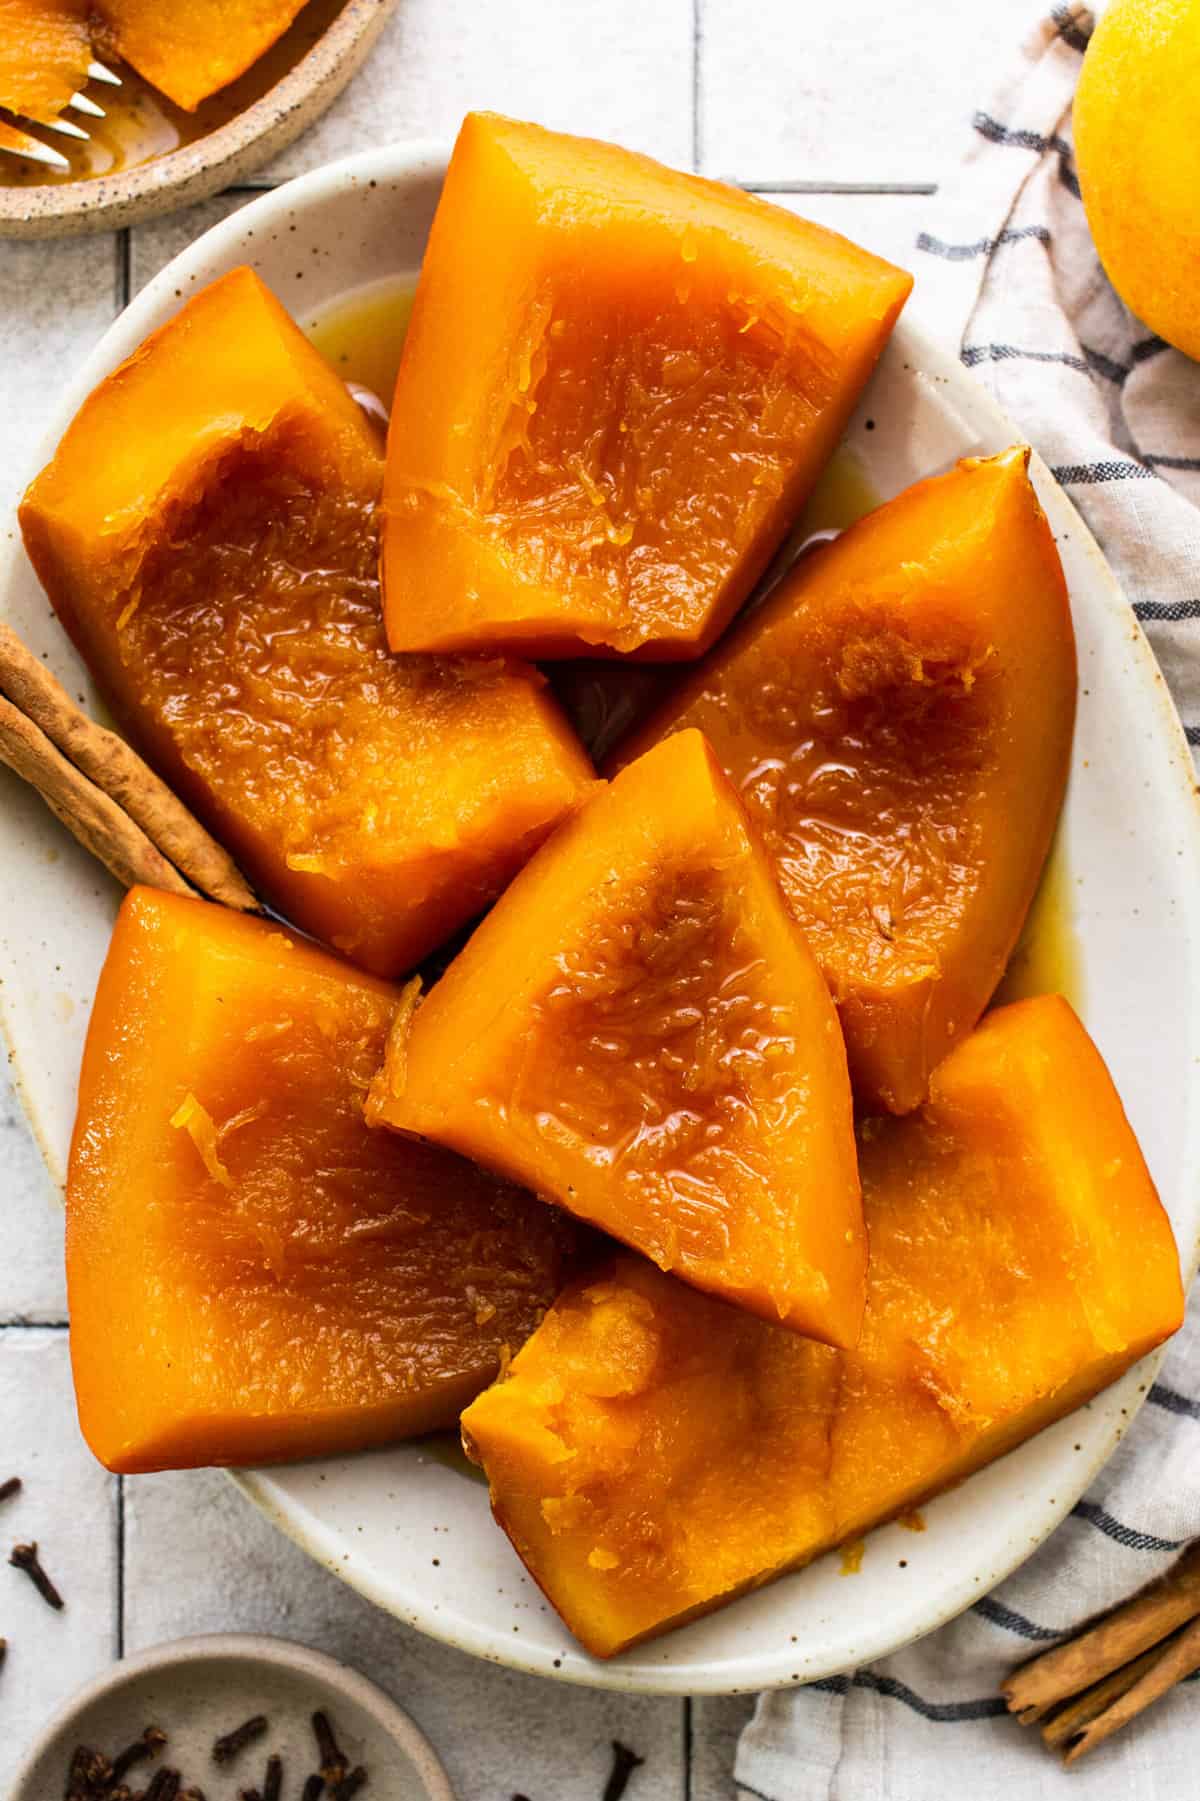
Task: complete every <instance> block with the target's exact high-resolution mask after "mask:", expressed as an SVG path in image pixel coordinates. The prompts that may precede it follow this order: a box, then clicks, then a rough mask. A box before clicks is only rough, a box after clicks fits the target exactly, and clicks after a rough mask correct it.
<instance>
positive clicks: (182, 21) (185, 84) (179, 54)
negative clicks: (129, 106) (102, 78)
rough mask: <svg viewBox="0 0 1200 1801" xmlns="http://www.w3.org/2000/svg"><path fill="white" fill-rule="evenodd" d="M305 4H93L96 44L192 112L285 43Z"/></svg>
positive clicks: (148, 0) (210, 0) (243, 0)
mask: <svg viewBox="0 0 1200 1801" xmlns="http://www.w3.org/2000/svg"><path fill="white" fill-rule="evenodd" d="M303 5H304V0H171V4H170V5H169V6H164V5H163V4H162V0H95V19H96V31H97V43H98V45H99V46H100V48H101V49H102V50H105V51H108V52H110V53H111V54H112V55H114V56H119V57H122V58H123V59H124V60H125V61H126V62H127V63H128V64H129V65H130V67H131V68H134V69H136V70H137V72H138V74H139V75H140V76H142V77H143V79H144V80H146V81H148V82H149V83H150V85H151V87H154V88H157V89H158V91H159V93H160V94H165V95H166V96H167V99H168V100H173V101H174V102H175V104H176V106H182V107H183V108H184V109H185V110H186V111H187V112H195V110H196V108H197V107H198V106H199V104H200V102H201V101H202V100H207V99H208V97H209V95H210V94H215V93H217V92H218V90H219V89H221V88H223V87H227V86H228V85H229V83H230V82H231V81H234V80H236V78H237V77H238V76H239V75H242V74H244V73H245V71H246V70H247V69H248V68H249V67H250V65H251V64H252V63H256V62H257V61H258V59H259V57H260V56H262V55H263V53H264V52H265V51H267V50H269V49H270V48H271V45H272V44H273V43H274V42H275V41H276V39H277V38H280V37H282V36H283V34H284V32H285V31H286V30H287V28H288V26H289V25H290V24H291V23H292V20H293V19H294V18H295V17H296V14H297V13H298V12H299V11H300V9H301V7H302V6H303Z"/></svg>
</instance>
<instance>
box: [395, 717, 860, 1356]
mask: <svg viewBox="0 0 1200 1801" xmlns="http://www.w3.org/2000/svg"><path fill="white" fill-rule="evenodd" d="M369 1116H370V1117H372V1118H374V1119H378V1120H380V1121H382V1122H383V1123H385V1124H387V1125H391V1126H395V1127H397V1128H398V1129H399V1130H401V1131H405V1132H416V1133H421V1134H423V1135H425V1136H426V1137H428V1138H432V1139H435V1140H437V1141H438V1142H439V1143H441V1144H446V1145H450V1146H451V1147H452V1148H453V1149H455V1150H458V1151H462V1152H464V1153H465V1154H466V1155H468V1156H470V1157H475V1158H476V1159H478V1161H479V1162H480V1163H483V1164H485V1165H487V1166H488V1167H490V1168H494V1169H498V1170H501V1171H503V1173H504V1174H506V1175H508V1176H510V1177H511V1178H512V1179H513V1180H514V1181H518V1182H521V1183H523V1184H524V1185H525V1186H526V1187H529V1188H532V1189H533V1190H534V1191H535V1192H537V1193H539V1194H543V1195H545V1196H547V1197H548V1198H550V1199H551V1200H555V1201H557V1202H558V1203H559V1204H560V1206H563V1207H566V1208H568V1209H569V1210H570V1211H571V1212H572V1213H576V1214H578V1215H579V1216H580V1218H582V1219H585V1220H589V1221H591V1222H592V1223H593V1224H595V1225H597V1226H601V1227H603V1229H604V1230H605V1231H607V1232H610V1233H612V1234H613V1235H614V1236H615V1237H617V1238H622V1239H624V1240H625V1241H626V1242H627V1243H629V1244H632V1245H633V1246H635V1248H636V1249H638V1250H640V1251H643V1252H644V1253H645V1254H646V1255H647V1256H648V1257H650V1258H652V1259H653V1261H654V1262H655V1263H657V1264H659V1265H660V1266H661V1267H662V1268H663V1269H670V1270H674V1271H675V1272H676V1273H677V1274H678V1275H680V1276H682V1277H683V1278H684V1279H685V1280H686V1281H688V1282H693V1283H695V1284H696V1285H697V1287H700V1288H706V1289H711V1290H712V1291H713V1293H715V1294H718V1295H721V1296H722V1297H723V1298H725V1299H726V1300H729V1301H733V1302H736V1303H737V1304H738V1305H739V1306H742V1307H747V1308H749V1309H750V1310H751V1311H752V1312H755V1313H761V1314H763V1315H765V1316H766V1317H767V1318H768V1319H772V1320H782V1321H784V1322H785V1323H786V1324H787V1325H789V1326H792V1327H794V1328H796V1329H797V1330H800V1331H804V1332H808V1333H810V1334H811V1335H812V1336H813V1337H815V1338H827V1339H829V1340H831V1341H832V1342H834V1343H837V1344H853V1342H854V1340H855V1339H856V1337H857V1336H858V1330H859V1325H860V1322H861V1318H862V1306H863V1292H864V1285H863V1284H864V1278H863V1270H864V1261H865V1245H864V1241H863V1230H862V1216H861V1208H860V1202H859V1187H858V1176H857V1171H856V1166H855V1153H854V1134H853V1128H852V1123H851V1104H850V1086H849V1082H848V1080H847V1076H846V1059H845V1053H844V1050H843V1048H842V1040H841V1034H840V1032H839V1031H838V1026H837V1016H836V1014H835V1012H834V1008H833V1005H832V1002H831V1001H830V999H829V994H828V991H827V990H826V988H825V985H824V983H823V982H822V980H821V974H820V971H819V969H818V968H817V965H816V963H815V962H814V960H813V957H812V954H811V953H810V951H809V949H808V947H807V945H806V944H805V942H804V938H803V936H802V934H801V933H800V931H799V930H798V929H797V927H796V926H795V925H794V924H793V922H792V920H791V919H790V918H789V916H788V913H787V909H786V908H785V906H784V904H783V900H782V897H781V895H780V893H779V888H778V886H777V884H776V882H775V879H774V877H773V876H772V874H771V871H770V868H769V866H768V864H767V861H766V858H765V856H764V855H763V851H762V848H761V846H760V845H759V844H758V842H757V840H756V839H755V838H754V837H752V836H751V834H750V832H749V831H748V829H747V825H746V818H745V814H744V813H743V811H742V809H741V807H740V806H739V805H738V802H737V799H736V797H735V795H734V794H733V791H732V789H731V788H730V787H729V784H728V783H727V782H726V780H725V778H724V776H722V774H721V772H720V770H719V769H718V768H717V767H716V764H715V763H714V761H713V758H712V754H711V752H710V751H709V749H708V746H707V745H706V744H705V742H704V740H703V738H701V736H700V734H699V733H698V732H683V733H680V734H679V735H678V736H677V737H674V738H671V739H670V740H669V741H668V742H667V743H666V744H663V745H661V746H659V747H658V748H657V749H656V750H653V751H651V752H650V753H649V755H647V756H645V757H643V758H642V759H641V761H640V762H638V763H635V764H634V765H632V766H631V767H630V768H629V769H627V770H625V772H624V773H623V774H622V775H620V776H619V777H618V778H617V780H616V781H615V782H614V783H613V785H612V786H611V787H610V788H607V789H605V790H602V791H601V792H600V793H598V794H597V795H595V796H594V797H593V798H592V799H591V800H590V801H588V802H587V803H585V805H584V806H583V807H582V808H581V809H580V811H579V812H578V813H576V814H575V815H574V817H573V818H572V819H570V820H568V822H567V823H566V824H565V825H564V826H562V827H561V828H560V830H559V831H558V832H556V833H555V835H554V837H553V838H552V839H551V840H550V842H549V843H548V844H546V845H545V846H544V847H543V849H542V850H541V851H540V852H539V853H538V855H537V856H536V857H535V858H534V859H533V861H532V862H531V863H530V864H529V865H528V866H527V868H526V869H525V870H524V871H523V872H522V874H521V875H520V876H519V877H518V878H517V880H516V881H515V882H514V883H513V885H512V886H511V888H509V889H508V890H507V892H506V893H505V894H504V895H503V896H502V897H501V899H500V900H499V901H498V902H497V904H496V906H495V907H494V908H493V910H492V912H491V913H489V915H488V916H487V918H486V919H485V920H484V922H483V924H482V925H481V926H479V927H478V928H477V930H476V932H475V934H474V936H473V937H472V938H471V940H470V941H469V943H468V944H467V946H466V949H465V950H463V951H462V952H461V953H460V955H459V956H458V957H457V958H456V959H455V960H454V962H453V963H452V964H451V965H450V967H449V969H448V970H447V972H446V974H445V975H444V976H442V978H441V980H440V981H439V982H438V983H437V985H436V986H435V987H434V989H433V990H432V992H431V994H430V995H429V998H428V999H427V1000H426V1001H425V1002H424V1004H423V1005H422V1006H421V1007H419V1008H418V1010H417V1011H416V1014H415V1016H414V1017H413V1018H411V1019H409V1018H405V1019H404V1020H402V1021H401V1022H400V1024H399V1026H398V1029H397V1031H396V1032H395V1033H394V1034H393V1037H392V1040H391V1042H390V1044H389V1055H388V1059H387V1063H386V1065H385V1067H384V1069H383V1071H382V1072H381V1075H380V1079H379V1081H378V1082H377V1084H376V1085H375V1088H374V1090H373V1094H372V1099H371V1102H370V1107H369Z"/></svg>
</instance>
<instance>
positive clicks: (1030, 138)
mask: <svg viewBox="0 0 1200 1801" xmlns="http://www.w3.org/2000/svg"><path fill="white" fill-rule="evenodd" d="M971 123H972V125H973V126H974V127H975V129H976V131H977V132H978V133H979V134H980V136H981V137H985V138H986V139H987V140H988V142H989V144H1010V145H1012V147H1013V148H1014V149H1016V150H1037V151H1039V152H1040V153H1041V154H1043V155H1044V154H1045V152H1046V151H1047V150H1053V152H1054V154H1055V156H1056V157H1057V158H1058V179H1059V180H1060V181H1061V183H1062V185H1063V187H1064V188H1066V189H1067V191H1068V193H1071V194H1074V196H1075V198H1076V199H1077V200H1078V198H1079V177H1078V176H1077V175H1076V173H1075V170H1074V168H1073V167H1072V164H1071V146H1070V145H1069V144H1068V142H1067V140H1066V138H1060V137H1057V136H1055V137H1052V138H1048V137H1046V136H1045V135H1044V134H1043V133H1042V132H1040V131H1022V130H1014V129H1013V127H1012V126H1011V125H1002V124H1001V123H1000V121H999V119H993V118H992V115H991V114H990V113H976V114H975V117H974V118H973V119H972V120H971Z"/></svg>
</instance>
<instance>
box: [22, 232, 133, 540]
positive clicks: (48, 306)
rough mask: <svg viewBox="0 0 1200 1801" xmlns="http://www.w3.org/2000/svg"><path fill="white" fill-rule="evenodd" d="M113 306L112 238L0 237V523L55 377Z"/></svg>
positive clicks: (26, 464) (25, 473) (26, 472)
mask: <svg viewBox="0 0 1200 1801" xmlns="http://www.w3.org/2000/svg"><path fill="white" fill-rule="evenodd" d="M116 313H117V240H116V238H115V236H113V235H112V234H111V233H108V234H105V235H102V236H100V237H95V238H76V239H75V240H73V241H68V242H65V243H52V244H43V243H38V242H36V241H35V242H32V243H9V242H7V241H4V240H0V372H2V373H0V402H2V404H3V411H2V413H0V418H2V420H3V426H2V428H0V508H3V517H2V521H0V531H3V532H4V533H5V534H6V535H7V534H8V533H9V532H10V531H13V530H14V529H15V526H14V522H13V518H12V508H13V504H14V502H15V501H16V499H17V497H18V494H19V492H20V490H21V488H23V487H24V485H25V483H26V481H27V480H28V479H29V477H30V476H32V475H33V474H35V473H36V471H35V470H34V468H33V456H34V452H35V450H36V448H37V441H38V439H39V438H40V437H41V434H42V431H43V429H44V427H45V423H46V420H47V418H48V416H49V413H50V409H51V407H52V406H53V405H54V401H55V396H56V395H57V394H58V392H59V391H60V390H61V387H62V384H63V382H64V381H66V380H67V378H68V377H69V376H70V375H72V374H73V372H74V371H75V369H77V368H78V366H79V364H80V363H81V362H82V361H83V358H84V357H85V356H86V355H87V352H88V351H89V350H90V348H91V346H92V345H93V344H94V343H95V341H96V339H97V338H98V337H99V336H100V334H101V332H103V331H104V329H105V327H106V326H108V325H109V324H111V322H112V320H113V319H114V318H115V317H116Z"/></svg>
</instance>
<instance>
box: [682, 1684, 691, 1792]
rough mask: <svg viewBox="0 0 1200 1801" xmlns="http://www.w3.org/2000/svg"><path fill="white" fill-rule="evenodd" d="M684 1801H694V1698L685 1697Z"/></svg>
mask: <svg viewBox="0 0 1200 1801" xmlns="http://www.w3.org/2000/svg"><path fill="white" fill-rule="evenodd" d="M683 1801H692V1697H691V1696H690V1695H685V1696H684V1697H683Z"/></svg>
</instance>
